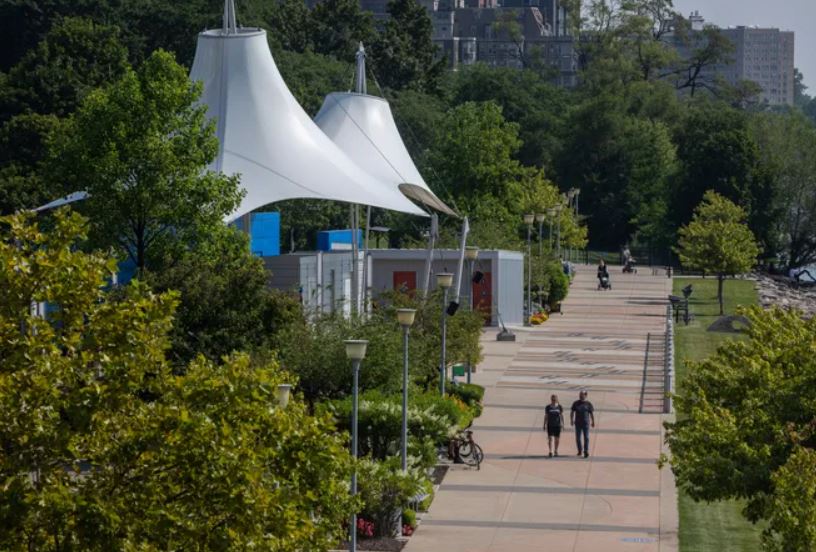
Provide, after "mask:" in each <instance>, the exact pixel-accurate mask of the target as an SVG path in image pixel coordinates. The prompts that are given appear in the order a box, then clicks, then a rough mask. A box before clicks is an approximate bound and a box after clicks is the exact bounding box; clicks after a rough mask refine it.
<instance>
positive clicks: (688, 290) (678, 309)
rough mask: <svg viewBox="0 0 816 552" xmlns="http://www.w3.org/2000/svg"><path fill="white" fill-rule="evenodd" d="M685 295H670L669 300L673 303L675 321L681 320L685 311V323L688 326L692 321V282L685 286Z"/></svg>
mask: <svg viewBox="0 0 816 552" xmlns="http://www.w3.org/2000/svg"><path fill="white" fill-rule="evenodd" d="M682 291H683V297H680V296H678V295H669V302H670V303H671V306H672V310H673V311H674V321H675V323H677V322H679V321H680V313H683V323H684V324H685V325H686V326H688V324H689V322H690V321H691V314H690V313H689V306H688V304H689V296H690V295H691V294H692V292H693V291H694V288H693V287H692V286H691V284H689V285H687V286H686V287H684V288H683V290H682Z"/></svg>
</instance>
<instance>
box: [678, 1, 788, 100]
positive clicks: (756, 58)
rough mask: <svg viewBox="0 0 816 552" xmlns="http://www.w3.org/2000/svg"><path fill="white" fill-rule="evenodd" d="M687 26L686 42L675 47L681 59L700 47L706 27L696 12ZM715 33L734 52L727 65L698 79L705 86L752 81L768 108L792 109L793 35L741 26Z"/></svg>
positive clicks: (706, 69) (711, 67)
mask: <svg viewBox="0 0 816 552" xmlns="http://www.w3.org/2000/svg"><path fill="white" fill-rule="evenodd" d="M689 23H690V37H689V39H688V41H683V42H681V41H679V40H678V41H677V42H676V44H675V45H676V47H677V48H678V49H679V50H680V54H681V55H682V56H684V57H685V56H688V55H689V53H690V51H691V49H692V48H695V47H701V46H703V44H702V41H703V40H704V38H703V35H702V31H703V30H704V29H705V27H706V25H705V19H703V17H702V16H701V15H700V13H699V12H694V13H692V14H691V15H690V16H689ZM719 31H720V32H721V33H722V35H723V36H725V37H726V38H728V39H729V40H730V41H731V43H732V44H733V45H734V51H733V52H732V53H731V54H730V55H729V58H730V61H729V62H728V63H721V64H717V65H712V66H709V67H706V68H705V69H704V70H703V71H702V75H701V76H702V78H703V79H704V80H706V81H708V82H712V81H714V80H715V79H717V78H722V79H723V80H725V82H727V83H729V84H731V85H737V84H739V83H740V82H741V81H753V82H755V83H756V84H758V85H759V87H760V88H761V90H762V92H761V100H762V101H764V102H766V103H768V104H769V105H793V80H794V74H793V68H794V59H793V45H794V34H793V32H791V31H781V30H779V29H774V28H762V27H745V26H740V27H729V28H724V29H719Z"/></svg>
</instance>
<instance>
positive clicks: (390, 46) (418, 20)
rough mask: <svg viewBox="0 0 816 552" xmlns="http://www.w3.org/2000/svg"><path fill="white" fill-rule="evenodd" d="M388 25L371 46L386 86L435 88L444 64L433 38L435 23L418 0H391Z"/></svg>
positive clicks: (374, 64)
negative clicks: (438, 55) (437, 53)
mask: <svg viewBox="0 0 816 552" xmlns="http://www.w3.org/2000/svg"><path fill="white" fill-rule="evenodd" d="M388 15H389V16H390V17H389V18H388V20H387V21H386V22H385V28H384V29H383V31H382V32H380V33H379V35H378V36H377V39H376V42H375V43H374V47H373V48H372V50H371V52H370V54H371V56H370V57H371V62H372V69H373V71H374V73H375V75H376V77H377V79H378V81H379V82H380V84H381V85H382V86H384V87H388V88H391V89H395V90H401V89H403V88H414V89H416V90H420V91H424V92H433V91H435V90H437V88H438V87H439V79H440V77H441V76H442V72H443V70H444V68H445V60H444V58H439V57H437V55H436V46H435V45H434V44H433V42H431V35H432V33H433V24H432V23H431V17H430V16H429V15H428V11H427V10H426V9H425V8H424V7H423V6H422V5H421V4H420V3H419V2H417V0H389V2H388Z"/></svg>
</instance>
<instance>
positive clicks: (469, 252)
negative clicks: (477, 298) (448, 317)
mask: <svg viewBox="0 0 816 552" xmlns="http://www.w3.org/2000/svg"><path fill="white" fill-rule="evenodd" d="M465 258H466V259H467V260H468V310H469V311H472V310H473V263H475V262H476V259H478V258H479V248H478V247H476V246H470V247H468V248H466V249H465ZM466 364H467V382H468V383H470V373H471V367H470V360H469V359H468V361H467V363H466Z"/></svg>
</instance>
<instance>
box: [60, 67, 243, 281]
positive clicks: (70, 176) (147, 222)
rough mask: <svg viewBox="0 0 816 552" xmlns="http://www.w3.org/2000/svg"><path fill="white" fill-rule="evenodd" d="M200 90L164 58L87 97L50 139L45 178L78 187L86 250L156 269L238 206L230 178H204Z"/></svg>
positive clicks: (209, 144)
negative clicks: (107, 251) (109, 251)
mask: <svg viewBox="0 0 816 552" xmlns="http://www.w3.org/2000/svg"><path fill="white" fill-rule="evenodd" d="M199 94H200V86H199V85H193V84H191V83H190V82H189V80H188V78H187V72H186V70H185V69H184V68H183V67H181V66H179V65H178V64H177V63H176V62H175V61H174V60H173V58H172V56H171V55H170V54H168V53H166V52H162V51H157V52H155V53H154V54H152V55H151V56H150V58H149V59H148V60H147V61H145V63H144V64H143V65H142V66H141V67H140V68H139V70H138V72H135V71H131V70H128V71H127V72H126V73H125V74H124V76H123V77H122V78H121V79H119V80H118V81H116V82H115V83H114V84H112V85H111V86H110V87H108V88H106V89H103V90H100V91H97V92H95V93H92V94H90V95H89V96H88V97H87V98H86V100H85V101H84V102H83V103H82V106H81V107H80V109H79V110H78V111H77V112H76V113H75V114H74V115H73V116H72V117H71V118H70V119H69V120H68V121H67V123H66V124H65V125H64V127H63V128H61V129H60V132H59V133H57V135H56V136H55V138H54V140H53V143H52V144H51V148H50V150H51V151H50V156H49V160H48V167H47V173H48V176H49V178H50V179H51V181H52V182H53V183H54V184H55V186H56V185H57V183H61V184H62V185H63V186H64V187H65V189H66V190H68V191H76V190H85V191H87V192H88V194H89V198H88V199H87V200H86V201H85V202H83V205H82V207H81V208H82V210H83V211H84V212H86V213H89V214H90V220H91V232H90V237H91V240H92V243H93V244H94V245H96V246H98V247H113V248H116V249H117V250H119V251H122V252H123V253H124V254H125V255H127V257H128V258H130V259H131V260H132V261H133V262H134V263H135V264H136V267H137V268H138V269H139V270H140V271H143V270H144V269H145V268H153V269H155V268H156V267H159V266H161V265H162V263H163V262H165V261H167V260H168V258H180V257H181V254H182V252H183V251H184V250H186V249H187V248H189V247H191V246H193V245H194V244H195V243H197V242H199V241H201V240H203V239H206V236H208V235H209V234H211V232H212V231H214V230H216V229H217V228H218V227H219V226H220V225H221V224H223V223H222V222H221V221H222V219H223V218H224V217H225V216H226V215H227V214H228V213H230V212H231V211H232V210H233V209H235V207H236V206H237V204H238V201H239V198H240V192H239V190H238V179H237V178H236V177H225V176H223V175H221V174H216V173H214V172H210V171H206V170H205V169H206V167H207V165H208V164H209V163H210V162H211V161H212V160H213V159H214V158H215V156H216V153H217V150H218V141H217V139H216V137H215V131H214V123H213V122H212V121H208V120H207V118H206V114H205V110H206V108H205V107H203V106H197V105H195V101H196V99H197V98H198V97H199Z"/></svg>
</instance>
